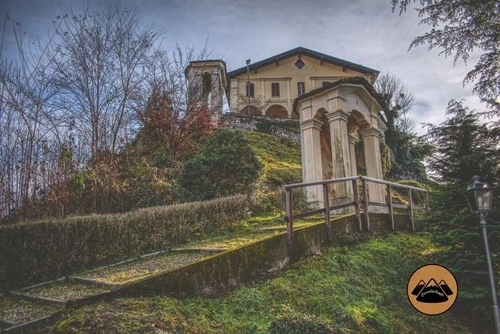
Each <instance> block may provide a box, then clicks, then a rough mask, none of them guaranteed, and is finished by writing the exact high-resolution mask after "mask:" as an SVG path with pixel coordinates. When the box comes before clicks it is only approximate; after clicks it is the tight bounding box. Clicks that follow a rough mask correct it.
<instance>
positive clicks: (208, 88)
mask: <svg viewBox="0 0 500 334" xmlns="http://www.w3.org/2000/svg"><path fill="white" fill-rule="evenodd" d="M211 95H212V77H211V75H210V73H207V72H205V73H203V76H202V82H201V104H202V105H203V106H204V107H208V106H210V104H211V101H210V100H211V97H212V96H211Z"/></svg>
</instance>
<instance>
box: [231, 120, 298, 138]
mask: <svg viewBox="0 0 500 334" xmlns="http://www.w3.org/2000/svg"><path fill="white" fill-rule="evenodd" d="M222 125H223V126H224V127H227V128H231V129H240V130H248V131H258V132H262V133H267V134H270V135H273V136H276V137H283V138H287V139H289V140H291V141H293V142H296V143H297V144H300V127H299V120H298V119H288V118H272V117H266V116H243V115H239V114H224V115H223V116H222Z"/></svg>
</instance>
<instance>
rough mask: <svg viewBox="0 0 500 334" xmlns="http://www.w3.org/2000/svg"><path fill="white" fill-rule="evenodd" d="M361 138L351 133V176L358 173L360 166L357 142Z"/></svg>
mask: <svg viewBox="0 0 500 334" xmlns="http://www.w3.org/2000/svg"><path fill="white" fill-rule="evenodd" d="M358 141H359V138H358V136H357V135H355V134H352V135H349V154H350V156H351V176H356V175H358V167H357V166H356V144H357V143H358Z"/></svg>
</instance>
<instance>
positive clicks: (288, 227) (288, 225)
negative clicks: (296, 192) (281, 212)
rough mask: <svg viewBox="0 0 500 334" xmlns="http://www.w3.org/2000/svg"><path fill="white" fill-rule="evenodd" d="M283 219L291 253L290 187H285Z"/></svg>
mask: <svg viewBox="0 0 500 334" xmlns="http://www.w3.org/2000/svg"><path fill="white" fill-rule="evenodd" d="M285 214H286V216H285V219H286V231H287V234H288V253H289V254H290V255H291V254H292V252H293V203H292V189H286V188H285Z"/></svg>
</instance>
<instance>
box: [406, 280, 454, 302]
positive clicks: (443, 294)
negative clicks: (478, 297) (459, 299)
mask: <svg viewBox="0 0 500 334" xmlns="http://www.w3.org/2000/svg"><path fill="white" fill-rule="evenodd" d="M423 282H424V281H422V280H420V282H419V283H418V285H417V286H416V287H415V288H414V289H413V291H412V295H416V296H417V300H418V301H419V302H421V303H444V302H446V301H447V300H448V295H452V294H453V291H451V289H450V287H449V286H448V284H446V282H445V281H444V280H441V282H440V283H439V284H438V283H437V282H436V280H435V279H434V278H431V279H430V280H429V281H428V282H427V284H425V285H424V286H422V283H423Z"/></svg>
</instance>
